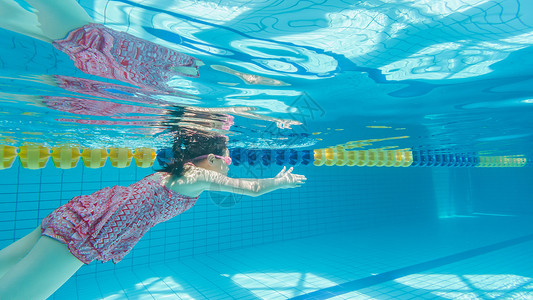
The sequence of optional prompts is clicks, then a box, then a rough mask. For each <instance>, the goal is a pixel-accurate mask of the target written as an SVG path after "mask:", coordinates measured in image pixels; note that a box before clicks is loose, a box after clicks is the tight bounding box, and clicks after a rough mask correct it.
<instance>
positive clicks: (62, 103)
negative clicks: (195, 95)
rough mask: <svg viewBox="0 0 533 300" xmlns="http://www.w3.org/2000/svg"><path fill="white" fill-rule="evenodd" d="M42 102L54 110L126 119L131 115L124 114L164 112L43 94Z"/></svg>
mask: <svg viewBox="0 0 533 300" xmlns="http://www.w3.org/2000/svg"><path fill="white" fill-rule="evenodd" d="M43 104H45V105H46V106H47V107H48V108H51V109H54V110H58V111H64V112H69V113H73V114H77V115H91V116H117V117H121V118H128V119H129V118H131V117H126V116H124V115H125V114H149V115H163V114H164V112H165V111H164V110H163V109H159V108H152V107H143V106H137V105H128V104H120V103H115V102H111V101H96V100H89V99H82V98H70V97H49V96H43Z"/></svg>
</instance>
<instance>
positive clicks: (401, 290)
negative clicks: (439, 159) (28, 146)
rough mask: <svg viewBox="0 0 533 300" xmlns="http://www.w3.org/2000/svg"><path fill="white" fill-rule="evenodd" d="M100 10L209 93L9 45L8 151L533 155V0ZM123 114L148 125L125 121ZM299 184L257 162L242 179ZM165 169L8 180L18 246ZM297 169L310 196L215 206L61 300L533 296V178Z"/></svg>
mask: <svg viewBox="0 0 533 300" xmlns="http://www.w3.org/2000/svg"><path fill="white" fill-rule="evenodd" d="M28 2H31V1H28ZM78 2H79V4H80V5H81V6H82V7H83V8H84V9H85V10H86V11H87V13H88V14H89V15H90V17H91V18H92V19H93V20H94V21H95V22H97V23H101V24H105V26H107V27H109V28H112V29H113V30H116V31H123V32H127V33H129V34H131V35H133V36H135V37H138V38H142V39H144V40H146V41H151V42H154V43H157V44H159V45H163V46H165V47H168V48H169V49H173V50H175V51H179V52H181V53H185V54H187V55H191V56H193V57H195V58H197V59H198V60H201V61H202V63H203V65H201V66H200V68H199V77H197V78H194V77H180V76H178V77H175V78H172V79H171V80H170V81H169V85H170V86H172V87H173V89H174V90H175V92H174V93H169V92H165V91H147V90H143V89H138V88H136V87H135V86H134V85H132V84H131V83H125V82H121V81H119V80H114V79H108V78H104V77H101V76H95V75H91V74H88V73H84V72H82V71H80V70H79V69H78V68H76V67H75V65H74V62H73V61H72V60H71V59H70V58H69V57H68V56H67V55H66V54H65V53H63V52H61V51H59V50H57V49H56V48H54V47H53V46H52V45H51V44H49V43H46V42H43V41H41V40H38V39H35V38H32V37H29V36H26V35H24V34H20V33H16V32H13V31H10V30H6V29H1V28H0V35H1V37H2V38H1V39H0V101H1V104H0V105H1V107H2V110H1V116H2V119H1V120H0V124H1V129H0V146H1V145H13V146H17V147H20V146H22V145H24V144H25V143H29V142H31V143H38V144H43V145H45V146H47V147H49V148H50V147H53V146H58V145H64V144H67V145H74V146H79V147H89V148H99V147H127V148H136V147H152V148H161V147H167V146H168V145H169V144H170V141H171V134H170V133H169V132H168V128H169V127H170V126H172V125H180V126H184V127H190V128H193V129H195V130H203V131H213V132H216V133H220V134H225V135H228V136H229V138H230V139H229V147H230V148H231V149H232V151H233V150H235V149H239V148H244V149H249V150H264V149H296V150H298V151H299V153H302V151H307V150H313V149H318V148H326V147H330V146H334V145H337V144H343V145H347V144H350V145H355V146H357V147H356V148H355V149H362V150H368V149H377V148H379V149H412V150H417V151H426V150H430V151H432V153H449V154H454V153H459V154H460V153H475V154H476V155H477V156H478V157H479V156H512V155H517V156H522V157H525V158H528V159H531V158H533V153H532V150H531V149H533V147H532V146H533V143H532V139H531V132H532V127H533V123H532V122H531V113H532V112H531V109H532V108H533V106H532V105H533V96H532V94H533V88H532V87H533V84H532V71H531V70H532V59H531V55H530V53H531V52H532V50H531V44H533V13H532V12H533V7H532V4H531V2H529V1H525V0H522V1H518V0H514V1H511V0H507V1H506V0H504V1H489V0H446V1H437V0H435V1H432V0H421V1H408V0H403V1H402V0H394V1H393V0H387V1H385V0H382V1H377V0H376V1H373V0H372V1H353V2H350V1H335V0H334V1H162V0H161V1H156V0H146V1H106V0H94V1H85V0H80V1H78ZM5 3H10V4H11V5H15V7H16V9H17V10H19V11H20V10H22V11H25V12H26V13H30V14H33V13H34V12H35V11H34V9H33V8H32V7H31V6H30V5H29V4H28V3H26V2H25V1H23V0H16V1H9V0H8V1H1V2H0V4H1V5H4V4H5ZM0 7H1V6H0ZM2 12H5V11H3V10H0V20H6V18H5V15H2ZM28 18H29V19H27V20H33V19H32V18H31V17H29V16H28ZM21 20H22V18H21ZM54 20H61V18H56V19H54ZM0 23H1V22H0ZM15 23H16V22H15ZM16 25H17V26H20V25H22V23H21V22H18V23H16ZM24 25H25V28H26V29H28V28H29V29H31V28H32V26H33V25H28V24H24ZM36 26H37V25H36ZM35 28H38V26H37V27H35ZM65 81H68V82H70V85H62V84H61V83H62V82H65ZM73 87H86V88H73ZM87 87H91V88H87ZM47 99H51V100H52V101H49V100H47ZM47 101H48V102H47ZM54 101H55V102H54ZM50 103H55V104H56V105H55V106H54V105H51V104H50ZM58 104H61V105H58ZM102 107H104V109H102ZM116 107H122V108H124V107H127V109H124V110H120V109H116V110H113V109H105V108H116ZM73 108H76V110H74V109H73ZM232 110H234V111H232ZM183 112H186V114H182V113H183ZM228 125H231V127H228ZM348 142H351V143H348ZM424 153H428V152H424ZM450 157H451V156H450ZM529 161H531V160H529ZM285 162H286V163H287V161H285ZM478 162H479V161H478ZM156 167H157V164H156ZM279 169H281V166H279V165H273V164H270V165H268V164H267V165H264V164H260V163H256V164H255V165H251V164H249V163H242V164H240V165H239V166H237V165H236V164H234V165H232V166H231V170H230V173H229V175H230V176H234V177H244V178H263V177H273V176H275V175H276V174H277V172H278V171H279ZM152 172H153V170H152V169H151V168H138V167H136V166H135V164H134V163H132V164H131V165H130V166H128V167H125V168H115V167H111V166H110V163H109V162H107V163H106V165H105V166H104V167H103V168H98V169H94V168H88V167H86V166H85V165H84V164H83V163H81V162H79V163H78V165H77V166H76V167H75V168H72V169H59V168H55V167H54V166H53V164H52V162H51V161H49V162H48V164H47V165H46V167H44V168H42V169H39V170H29V169H27V168H24V167H23V166H22V165H21V164H19V163H18V162H16V163H15V164H13V166H11V167H10V168H7V169H4V170H0V178H2V180H1V182H0V249H1V248H3V247H5V246H7V245H9V244H10V243H12V242H13V241H15V240H17V239H19V238H21V237H23V236H25V235H26V234H28V233H29V232H31V231H32V230H33V229H34V228H35V227H36V226H37V225H38V224H40V221H41V220H42V219H43V218H44V217H46V216H47V215H48V214H49V213H50V212H51V211H52V210H53V209H55V208H57V207H58V206H60V205H62V204H65V203H66V202H67V201H69V200H70V199H72V198H73V197H76V196H79V195H86V194H90V193H92V192H95V191H97V190H99V189H101V188H103V187H110V186H113V185H121V186H127V185H129V184H132V183H134V182H136V181H138V180H140V179H142V178H143V177H144V176H146V175H148V174H150V173H152ZM294 172H295V173H297V174H304V175H305V176H306V177H307V178H308V182H307V183H306V184H305V185H304V186H303V187H301V188H298V189H288V190H278V191H275V192H272V193H269V194H266V195H263V196H261V197H257V198H252V197H246V196H241V195H235V194H228V193H216V192H209V193H208V192H206V193H203V194H202V195H201V197H200V198H199V200H198V202H197V204H196V205H195V206H194V207H193V208H192V209H190V210H188V211H187V212H185V213H183V214H181V215H180V216H178V217H176V218H173V219H172V220H169V221H167V222H165V223H164V224H160V225H157V226H155V227H154V228H152V229H150V231H149V232H148V233H147V234H146V235H145V236H143V238H142V239H141V241H140V242H139V243H138V244H137V245H136V246H135V247H134V249H133V250H132V251H131V252H130V253H128V255H127V256H126V257H125V258H124V260H123V261H121V262H120V263H119V264H117V265H114V264H112V263H106V264H101V263H100V262H96V261H95V262H93V263H91V264H89V265H87V266H83V267H82V268H81V269H80V270H79V271H78V272H77V273H76V275H75V276H73V277H72V278H71V279H69V281H67V282H66V283H65V285H64V286H62V287H61V288H60V289H59V290H58V291H57V292H56V293H55V294H54V295H53V296H52V297H51V299H80V300H82V299H156V300H159V299H210V300H211V299H253V300H256V299H290V298H296V299H335V300H339V299H378V300H381V299H513V300H514V299H532V295H533V272H532V270H533V261H532V260H531V255H530V253H532V252H533V243H532V240H533V235H532V234H533V229H532V228H533V226H532V222H531V216H532V215H533V205H532V203H531V194H532V193H533V186H532V185H531V181H532V180H533V175H532V173H531V168H453V167H448V168H415V167H413V168H377V167H375V168H370V167H346V166H320V167H318V166H314V165H313V164H308V165H304V164H300V165H298V166H295V171H294Z"/></svg>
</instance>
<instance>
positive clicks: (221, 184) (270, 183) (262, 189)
mask: <svg viewBox="0 0 533 300" xmlns="http://www.w3.org/2000/svg"><path fill="white" fill-rule="evenodd" d="M292 169H293V168H292V167H291V168H289V169H288V170H285V167H283V169H282V170H281V172H279V173H278V175H276V177H274V178H265V179H243V178H231V177H227V176H224V175H222V174H220V173H218V172H215V171H210V170H205V169H202V171H201V172H200V173H199V174H198V183H199V184H201V186H202V189H203V190H206V191H221V192H230V193H236V194H242V195H247V196H252V197H257V196H260V195H263V194H265V193H268V192H272V191H274V190H277V189H288V188H295V187H300V186H301V185H303V184H304V183H305V181H306V180H307V178H305V176H303V175H297V174H292Z"/></svg>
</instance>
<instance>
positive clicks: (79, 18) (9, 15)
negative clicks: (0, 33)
mask: <svg viewBox="0 0 533 300" xmlns="http://www.w3.org/2000/svg"><path fill="white" fill-rule="evenodd" d="M26 2H27V3H28V4H29V5H31V6H32V8H33V13H32V12H29V11H27V10H25V9H24V8H22V7H21V6H20V5H18V4H17V3H16V2H15V1H13V0H0V27H2V28H5V29H7V30H11V31H15V32H18V33H21V34H25V35H28V36H31V37H34V38H37V39H40V40H43V41H45V42H52V41H53V40H57V39H62V38H64V37H65V36H66V35H67V33H69V32H70V31H72V30H74V29H76V28H79V27H82V26H84V25H86V24H88V23H90V22H93V20H92V19H91V17H89V15H88V14H87V12H85V10H83V8H82V7H81V6H80V5H79V4H78V2H76V1H75V0H26Z"/></svg>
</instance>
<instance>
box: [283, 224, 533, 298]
mask: <svg viewBox="0 0 533 300" xmlns="http://www.w3.org/2000/svg"><path fill="white" fill-rule="evenodd" d="M531 240H533V234H529V235H526V236H522V237H518V238H514V239H510V240H507V241H503V242H499V243H495V244H492V245H488V246H483V247H479V248H475V249H471V250H466V251H463V252H459V253H456V254H452V255H448V256H444V257H441V258H437V259H433V260H430V261H426V262H422V263H418V264H414V265H411V266H407V267H403V268H399V269H396V270H392V271H388V272H384V273H380V274H377V275H374V276H368V277H364V278H360V279H356V280H353V281H349V282H346V283H342V284H338V285H335V286H331V287H328V288H325V289H321V290H317V291H314V292H311V293H307V294H304V295H300V296H296V297H293V298H290V299H291V300H303V299H328V298H331V297H334V296H338V295H342V294H346V293H349V292H353V291H357V290H360V289H363V288H367V287H370V286H373V285H377V284H380V283H384V282H387V281H391V280H394V279H398V278H401V277H404V276H407V275H411V274H413V273H419V272H423V271H426V270H430V269H433V268H436V267H441V266H444V265H447V264H450V263H455V262H458V261H462V260H466V259H469V258H472V257H475V256H479V255H482V254H486V253H489V252H493V251H497V250H501V249H504V248H507V247H510V246H515V245H518V244H521V243H524V242H528V241H531Z"/></svg>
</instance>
